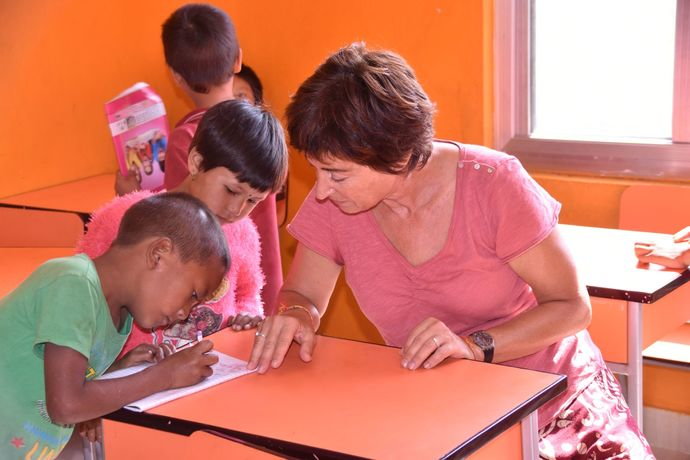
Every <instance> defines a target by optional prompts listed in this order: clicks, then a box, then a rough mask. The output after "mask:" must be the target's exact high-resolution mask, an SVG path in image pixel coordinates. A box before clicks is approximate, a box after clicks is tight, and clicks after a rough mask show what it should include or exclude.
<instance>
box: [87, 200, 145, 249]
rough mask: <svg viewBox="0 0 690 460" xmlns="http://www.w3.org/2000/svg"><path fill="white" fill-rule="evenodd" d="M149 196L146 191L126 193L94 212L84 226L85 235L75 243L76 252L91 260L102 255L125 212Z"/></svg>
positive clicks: (113, 238)
mask: <svg viewBox="0 0 690 460" xmlns="http://www.w3.org/2000/svg"><path fill="white" fill-rule="evenodd" d="M151 195H152V193H151V192H149V191H148V190H142V191H137V192H132V193H128V194H127V195H124V196H120V197H116V198H115V199H113V200H112V201H110V202H109V203H107V204H105V205H104V206H103V207H101V208H100V209H98V210H96V211H95V212H94V213H93V214H92V215H91V219H90V220H89V223H88V224H87V225H86V233H85V234H84V235H83V236H82V237H81V238H80V239H79V241H77V247H76V252H77V253H82V252H83V253H84V254H86V255H87V256H89V257H90V258H92V259H93V258H96V257H98V256H101V255H103V254H104V253H105V252H106V251H107V250H108V249H109V248H110V245H111V244H112V243H113V241H115V238H116V237H117V231H118V230H119V228H120V221H122V217H123V216H124V215H125V212H126V211H127V210H128V209H129V207H130V206H132V205H133V204H134V203H136V202H137V201H139V200H143V199H144V198H147V197H149V196H151Z"/></svg>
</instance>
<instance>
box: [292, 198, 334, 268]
mask: <svg viewBox="0 0 690 460" xmlns="http://www.w3.org/2000/svg"><path fill="white" fill-rule="evenodd" d="M333 212H339V211H338V210H337V208H336V207H335V205H334V204H332V203H331V202H330V201H324V202H321V203H319V202H318V201H316V194H315V189H312V191H311V192H310V193H309V195H308V196H307V198H306V199H305V200H304V203H302V206H301V207H300V208H299V211H297V215H295V217H294V219H292V222H290V224H289V225H288V231H289V232H290V234H291V235H292V236H294V237H295V239H297V241H299V242H300V243H302V244H303V245H305V246H306V247H307V248H309V249H310V250H312V251H314V252H315V253H317V254H319V255H321V256H323V257H325V258H327V259H330V260H332V261H333V262H335V263H337V264H338V265H343V258H342V256H341V255H340V251H339V250H338V244H337V241H336V238H335V232H334V228H333V225H332V219H331V213H333Z"/></svg>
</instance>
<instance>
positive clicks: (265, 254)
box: [250, 194, 283, 314]
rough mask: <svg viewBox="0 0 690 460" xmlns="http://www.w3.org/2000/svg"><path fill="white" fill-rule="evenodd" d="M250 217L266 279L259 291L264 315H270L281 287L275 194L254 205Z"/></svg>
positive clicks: (281, 277)
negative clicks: (258, 239) (257, 237)
mask: <svg viewBox="0 0 690 460" xmlns="http://www.w3.org/2000/svg"><path fill="white" fill-rule="evenodd" d="M250 216H251V218H252V220H253V221H254V224H255V225H256V229H257V230H258V232H259V237H260V239H261V269H262V271H263V273H264V276H265V277H266V284H264V288H263V290H262V291H261V297H262V299H263V301H264V309H265V310H266V313H267V314H271V313H273V311H274V310H275V306H276V302H277V300H278V292H279V291H280V288H281V287H282V286H283V267H282V264H281V262H280V239H279V237H278V217H277V216H276V196H275V194H272V195H269V196H268V197H267V198H266V199H265V200H264V201H262V202H261V203H259V204H258V205H256V207H255V208H254V210H253V211H252V212H251V214H250Z"/></svg>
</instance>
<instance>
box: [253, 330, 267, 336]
mask: <svg viewBox="0 0 690 460" xmlns="http://www.w3.org/2000/svg"><path fill="white" fill-rule="evenodd" d="M254 335H255V336H257V337H266V334H264V333H263V332H261V331H256V333H255V334H254Z"/></svg>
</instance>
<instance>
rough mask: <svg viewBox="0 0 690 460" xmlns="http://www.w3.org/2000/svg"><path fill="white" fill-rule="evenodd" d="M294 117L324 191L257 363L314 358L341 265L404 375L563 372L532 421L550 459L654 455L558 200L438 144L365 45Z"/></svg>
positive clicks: (342, 60) (310, 85)
mask: <svg viewBox="0 0 690 460" xmlns="http://www.w3.org/2000/svg"><path fill="white" fill-rule="evenodd" d="M287 118H288V131H289V134H290V140H291V143H292V145H293V146H294V147H296V148H297V149H299V150H301V151H302V152H303V153H304V154H305V156H306V157H307V159H308V160H309V162H310V163H311V164H312V165H313V166H314V168H315V169H316V174H317V182H316V185H315V186H314V189H313V190H312V192H311V193H310V195H309V196H308V197H307V199H306V200H305V202H304V204H303V205H302V207H301V209H300V210H299V212H298V214H297V216H296V217H295V219H294V220H293V222H292V223H291V225H290V226H289V231H290V232H291V234H292V235H293V236H294V237H295V238H296V239H297V240H298V242H299V244H298V247H297V252H296V254H295V259H294V261H293V263H292V266H291V267H290V270H289V273H288V276H287V278H286V280H285V283H284V285H283V288H282V290H281V294H280V301H281V308H280V309H279V313H278V315H276V316H272V317H269V318H267V319H266V321H265V322H264V323H263V324H262V325H261V327H260V329H259V330H258V331H257V333H256V341H255V344H254V349H253V350H252V356H251V358H250V367H251V368H254V367H258V370H259V372H261V373H263V372H266V371H267V370H268V369H269V367H278V366H280V365H281V363H282V360H283V357H284V355H285V353H286V352H287V349H288V348H289V346H290V344H291V343H292V341H296V342H298V343H299V344H300V345H301V346H300V356H301V357H302V359H303V360H305V361H309V360H310V359H311V356H312V351H313V348H314V334H315V331H316V330H317V328H318V325H319V320H320V316H321V315H322V314H323V312H324V311H325V309H326V307H327V305H328V301H329V298H330V296H331V294H332V291H333V287H334V285H335V282H336V280H337V278H338V275H339V274H340V271H341V269H343V268H344V269H345V275H346V279H347V282H348V285H349V286H350V287H351V289H352V291H353V293H354V295H355V297H356V298H357V301H358V304H359V306H360V308H361V309H362V311H363V312H364V313H365V314H366V315H367V317H368V318H369V319H370V320H371V321H372V323H374V325H375V326H376V327H377V328H378V330H379V332H380V333H381V335H382V336H383V338H384V339H385V341H386V343H387V344H389V345H393V346H398V347H401V348H402V350H401V354H402V357H401V365H402V366H403V367H405V368H407V369H410V370H416V369H419V368H426V369H428V368H433V367H434V366H436V365H438V364H439V363H440V362H441V361H444V360H449V359H474V360H480V361H486V362H492V361H493V362H500V363H503V364H508V365H513V366H518V367H524V368H530V369H535V370H541V371H547V372H555V373H560V374H566V375H567V376H568V388H567V390H566V392H565V393H563V394H562V395H560V396H559V397H557V398H556V399H554V400H553V401H551V402H549V403H548V404H546V405H545V406H543V408H542V409H540V410H539V428H540V449H541V454H542V456H543V457H544V458H611V457H614V458H630V456H631V457H632V458H635V459H638V458H653V455H652V453H651V450H650V449H649V445H648V444H647V442H646V440H645V439H644V437H643V436H642V434H641V433H640V431H639V429H638V427H637V425H636V423H635V421H634V420H633V419H632V417H631V416H630V411H629V410H628V408H627V405H626V404H625V401H624V399H623V398H622V396H621V394H620V387H619V386H618V383H617V382H616V381H615V378H614V377H613V375H612V374H611V372H610V371H609V370H608V368H607V367H606V365H605V363H604V361H603V359H602V357H601V354H600V352H599V350H598V349H597V348H596V346H594V344H593V343H592V341H591V339H590V337H589V334H588V333H587V331H586V330H585V328H586V327H587V325H588V324H589V321H590V318H591V307H590V304H589V297H588V295H587V291H586V289H585V287H584V286H583V285H582V284H581V283H580V282H579V280H578V277H577V273H576V271H575V266H574V264H573V261H572V258H571V256H570V254H569V253H568V251H567V249H566V247H565V244H564V242H563V240H562V238H561V237H560V234H559V230H558V227H557V224H558V213H559V211H560V204H559V203H558V202H557V201H555V200H554V199H553V198H552V197H550V196H549V195H548V193H547V192H546V191H544V190H543V189H542V188H541V187H540V186H539V185H538V184H537V183H536V182H534V180H532V179H531V178H530V177H529V175H528V174H527V172H526V171H525V170H524V169H523V168H522V166H521V165H520V163H519V161H518V160H517V159H516V158H514V157H512V156H509V155H506V154H504V153H500V152H496V151H493V150H490V149H488V148H485V147H478V146H472V145H464V144H459V143H455V142H448V141H437V140H434V139H433V129H432V118H433V105H432V104H431V102H430V101H429V98H428V97H427V95H426V94H425V93H424V91H423V89H422V88H421V86H420V85H419V83H418V82H417V80H416V78H415V76H414V72H413V71H412V69H411V68H410V67H409V66H408V65H407V63H406V62H405V61H404V60H403V59H402V58H401V57H400V56H398V55H396V54H394V53H391V52H388V51H371V50H368V49H367V48H366V47H365V46H363V45H361V44H355V45H352V46H349V47H346V48H343V49H341V50H340V51H338V52H337V53H335V54H334V55H332V56H331V57H329V58H328V59H327V60H326V62H324V63H323V64H322V65H321V66H320V67H319V68H318V69H317V70H316V72H315V73H314V74H313V75H312V76H311V77H309V78H308V79H307V80H306V81H305V82H304V83H303V84H302V86H301V87H300V88H299V90H298V91H297V93H296V94H295V96H294V97H293V99H292V102H291V103H290V105H289V107H288V109H287ZM595 420H599V421H602V424H600V425H599V424H597V423H595Z"/></svg>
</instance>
